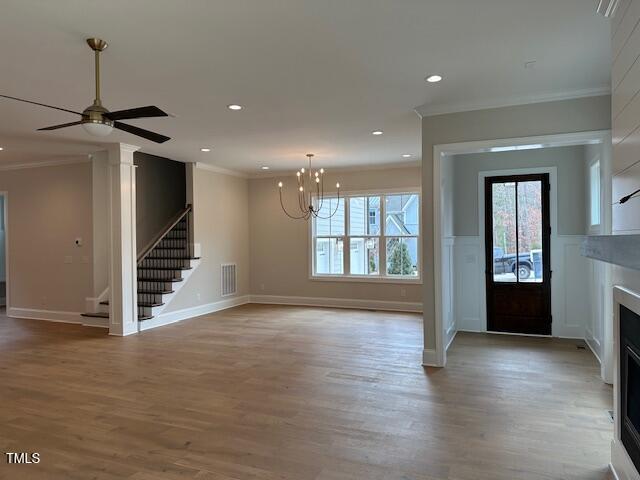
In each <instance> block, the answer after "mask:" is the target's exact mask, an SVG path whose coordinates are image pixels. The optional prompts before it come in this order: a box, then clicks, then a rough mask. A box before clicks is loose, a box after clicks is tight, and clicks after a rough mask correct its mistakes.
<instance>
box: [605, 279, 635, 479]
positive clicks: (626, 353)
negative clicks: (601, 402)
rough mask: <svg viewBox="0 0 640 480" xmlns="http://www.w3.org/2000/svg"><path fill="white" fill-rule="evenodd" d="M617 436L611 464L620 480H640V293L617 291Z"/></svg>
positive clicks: (614, 325) (615, 376) (614, 440)
mask: <svg viewBox="0 0 640 480" xmlns="http://www.w3.org/2000/svg"><path fill="white" fill-rule="evenodd" d="M613 298H614V309H613V311H614V324H613V330H614V331H613V339H614V345H615V346H614V348H615V350H614V351H615V362H614V378H615V380H614V390H613V392H614V419H615V436H614V439H613V442H612V445H611V464H612V467H613V470H614V471H615V473H616V475H617V477H618V478H619V479H620V480H640V473H639V472H640V293H636V292H634V291H632V290H629V289H626V288H624V287H614V289H613Z"/></svg>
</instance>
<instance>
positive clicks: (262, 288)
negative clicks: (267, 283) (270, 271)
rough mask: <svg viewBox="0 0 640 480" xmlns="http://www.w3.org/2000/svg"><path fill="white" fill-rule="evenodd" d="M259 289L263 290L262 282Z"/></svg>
mask: <svg viewBox="0 0 640 480" xmlns="http://www.w3.org/2000/svg"><path fill="white" fill-rule="evenodd" d="M260 290H262V291H264V283H261V284H260Z"/></svg>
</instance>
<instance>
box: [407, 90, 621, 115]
mask: <svg viewBox="0 0 640 480" xmlns="http://www.w3.org/2000/svg"><path fill="white" fill-rule="evenodd" d="M601 95H611V87H609V86H607V87H598V88H585V89H582V90H571V91H568V92H557V93H542V94H537V95H523V96H512V97H506V98H503V99H494V100H490V101H480V102H467V103H464V102H463V103H449V104H442V105H430V104H429V103H425V104H423V105H420V106H419V107H416V108H415V109H414V111H415V112H416V113H417V114H418V116H419V117H422V118H423V117H433V116H435V115H445V114H447V113H460V112H470V111H474V110H488V109H491V108H502V107H515V106H518V105H529V104H532V103H545V102H558V101H561V100H574V99H577V98H587V97H598V96H601Z"/></svg>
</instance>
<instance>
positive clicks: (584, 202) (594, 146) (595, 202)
mask: <svg viewBox="0 0 640 480" xmlns="http://www.w3.org/2000/svg"><path fill="white" fill-rule="evenodd" d="M561 149H564V150H565V153H564V155H563V157H562V158H569V157H571V155H573V157H571V158H573V160H572V161H571V162H572V163H571V165H573V166H572V167H567V163H564V160H560V159H557V161H556V160H553V162H555V163H553V162H551V160H549V161H547V162H546V163H545V162H543V161H540V162H538V163H536V162H529V160H527V161H526V162H525V161H524V160H523V158H525V157H527V155H524V154H525V153H527V152H529V154H530V155H529V158H530V157H532V156H533V157H542V156H545V155H547V156H550V155H551V152H552V151H556V152H557V151H559V150H561ZM572 152H573V153H572ZM433 153H434V164H433V186H432V187H433V192H434V197H433V201H434V205H433V211H434V221H433V223H434V230H433V232H434V235H433V247H434V265H433V268H434V279H435V281H434V290H435V291H434V297H435V309H434V310H435V319H434V320H435V329H436V352H435V353H436V361H437V362H438V364H439V365H442V366H444V365H445V364H446V350H447V348H448V347H449V346H450V345H451V344H452V343H453V340H454V338H455V335H456V333H457V332H458V331H474V332H489V333H523V332H527V331H528V332H536V333H526V334H536V335H540V334H543V335H549V334H550V335H552V336H554V337H565V338H580V339H584V340H586V341H587V344H588V345H589V346H590V347H591V348H592V350H594V353H595V354H596V356H598V357H599V358H600V359H601V364H602V376H603V378H605V379H609V378H612V370H611V367H612V365H613V362H612V359H613V357H612V338H613V333H612V331H611V328H610V327H611V325H610V323H611V322H607V321H605V319H607V318H608V317H609V315H610V312H611V309H612V305H611V304H610V303H611V302H610V301H609V299H608V298H606V297H605V296H603V295H602V294H601V293H599V292H606V291H608V288H609V286H610V285H609V284H610V271H609V268H608V266H604V267H602V266H600V265H596V264H595V263H593V264H592V263H589V261H587V260H585V258H584V257H583V256H582V255H581V253H580V251H581V245H582V240H583V238H584V235H585V234H596V233H597V234H604V235H606V234H608V233H610V232H611V186H610V178H611V167H610V163H611V161H610V159H611V134H610V131H596V132H578V133H566V134H553V135H543V136H535V137H522V138H507V139H497V140H482V141H473V142H463V143H455V144H443V145H435V146H434V152H433ZM519 154H522V155H519ZM500 155H503V157H502V158H503V159H504V158H509V159H510V160H509V161H508V162H506V163H504V164H502V165H498V163H499V162H498V161H497V160H496V161H495V162H494V161H493V160H495V159H496V157H498V156H500ZM553 155H555V153H553ZM577 155H579V158H580V160H579V169H577V167H576V168H573V167H574V166H576V165H577V164H576V163H573V162H576V161H578V160H577V159H576V156H577ZM461 157H464V160H465V163H464V164H463V165H460V162H457V159H460V158H461ZM516 157H517V158H516ZM487 159H489V161H487ZM521 160H522V161H521ZM536 165H537V166H536ZM593 165H595V166H593ZM530 174H536V175H539V174H548V179H549V181H548V183H549V184H550V186H551V191H550V192H549V201H548V203H549V206H548V207H547V209H546V210H548V214H547V215H546V216H547V217H548V218H549V220H548V222H547V221H546V220H545V219H542V218H541V220H540V221H541V222H543V225H544V223H550V226H551V233H550V239H549V240H547V242H548V245H547V246H546V248H544V247H543V246H542V238H540V239H539V242H537V243H539V245H538V244H536V242H534V241H530V242H529V244H526V242H523V246H525V244H526V252H525V251H521V249H520V245H516V246H513V245H511V244H508V243H507V244H505V239H504V238H503V240H502V247H501V245H500V242H499V241H498V239H494V238H493V236H491V237H489V236H488V234H487V230H488V231H489V233H491V234H492V235H493V233H494V232H493V231H492V230H493V228H490V229H489V228H487V225H486V222H485V210H488V208H487V205H486V203H487V201H488V199H487V197H489V198H491V196H489V195H485V188H486V183H485V182H486V178H487V177H498V176H502V177H504V176H514V175H530ZM460 175H462V176H463V178H464V179H463V180H460ZM512 180H513V179H512ZM541 181H542V182H543V183H544V181H545V180H544V179H543V180H541ZM512 183H514V185H512V186H511V188H512V190H515V185H516V184H518V185H522V184H520V183H517V182H512ZM539 185H540V184H539ZM505 188H506V187H505ZM541 188H542V187H541ZM512 194H515V192H512ZM543 194H544V190H542V191H541V198H540V202H541V204H542V197H543V196H544V195H543ZM576 195H578V196H579V197H580V199H581V207H580V208H582V210H580V211H579V213H578V210H577V209H574V204H573V203H572V202H571V201H567V198H569V197H571V196H576ZM514 203H515V202H514ZM545 203H547V201H546V200H545ZM558 205H560V207H559V206H558ZM454 212H455V213H456V214H455V215H454V214H453V213H454ZM460 213H462V214H461V215H459V214H460ZM539 213H540V215H542V206H541V207H540V212H539ZM523 215H524V214H523ZM515 216H517V212H516V213H514V216H512V219H513V220H515ZM558 227H560V229H559V230H558ZM541 228H543V233H544V227H541ZM515 230H516V231H514V232H512V235H514V234H515V235H518V231H517V229H515ZM520 230H521V229H520ZM567 230H570V231H568V232H567ZM487 238H489V239H490V242H488V243H490V250H489V247H487V245H486V243H487V242H486V239H487ZM494 240H495V241H494ZM494 243H495V244H496V245H495V246H496V247H498V248H503V247H504V246H507V247H508V248H507V249H509V248H510V249H511V250H513V251H511V252H504V253H506V254H512V255H515V257H514V258H513V259H512V261H507V260H508V258H507V259H505V261H504V264H501V265H500V267H501V268H502V269H503V270H504V271H503V272H502V273H500V274H497V275H498V277H495V278H492V279H491V285H488V281H487V280H488V279H487V277H488V275H489V273H491V275H493V272H494V268H495V267H494V265H495V263H496V259H495V258H494V245H493V244H494ZM512 243H515V241H512ZM507 249H505V248H503V250H507ZM516 250H517V251H516ZM496 252H497V253H499V251H497V250H496ZM497 253H496V256H497ZM545 253H547V255H546V256H545V255H544V254H545ZM520 254H523V255H522V257H521V255H520ZM527 260H528V261H527ZM545 261H546V262H548V265H546V266H545ZM514 263H515V270H513V268H514ZM536 266H537V267H538V272H537V273H538V276H539V277H540V278H537V277H536ZM500 275H501V276H500ZM509 279H510V280H511V283H515V284H517V285H515V287H516V288H519V289H521V290H523V291H524V290H525V289H527V288H529V289H532V290H535V289H538V290H540V289H544V288H545V287H549V290H550V293H546V295H548V296H550V300H549V301H548V302H546V303H547V304H550V307H548V308H544V307H546V305H545V301H544V298H545V297H544V295H545V293H544V290H541V291H540V293H539V295H540V296H541V297H542V300H541V301H540V303H539V304H538V305H542V306H543V308H539V309H538V314H539V315H538V314H537V315H532V316H533V317H536V316H537V317H538V318H539V319H542V318H546V327H538V329H537V330H536V329H534V328H533V327H532V326H531V325H529V326H528V327H527V328H513V326H512V325H511V326H507V327H505V326H504V325H503V326H502V327H500V326H499V325H496V324H495V322H493V321H492V320H490V317H491V314H489V312H488V310H489V309H490V308H491V307H490V306H489V305H487V301H488V296H487V293H488V292H487V289H488V287H489V288H491V287H494V286H496V287H497V288H501V287H502V285H495V284H497V283H500V280H509ZM502 283H508V282H502ZM549 284H550V285H549ZM508 287H514V285H509V286H508ZM508 287H505V288H508ZM601 297H602V298H601ZM493 298H494V300H495V298H496V297H495V295H494V297H493ZM501 298H502V299H503V300H505V302H503V304H502V305H501V307H505V306H506V304H507V303H506V302H507V301H509V302H511V301H512V300H514V299H515V298H516V297H514V296H513V295H512V294H508V295H503V296H502V297H501ZM598 302H599V306H598V305H596V303H598ZM488 307H489V308H488ZM545 310H546V311H545ZM494 311H495V309H494ZM549 311H550V313H549ZM502 313H508V312H504V311H503V312H502ZM547 313H548V315H547ZM519 315H520V316H526V315H522V311H520V312H519ZM540 323H541V324H543V323H544V322H543V321H542V320H540ZM549 324H550V327H549ZM520 327H522V325H520ZM549 330H550V331H549ZM594 332H595V333H594ZM596 336H597V337H598V338H597V342H596V341H595V337H596Z"/></svg>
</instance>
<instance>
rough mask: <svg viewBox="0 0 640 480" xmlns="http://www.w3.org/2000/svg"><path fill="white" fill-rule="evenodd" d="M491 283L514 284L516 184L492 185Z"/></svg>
mask: <svg viewBox="0 0 640 480" xmlns="http://www.w3.org/2000/svg"><path fill="white" fill-rule="evenodd" d="M491 201H492V212H491V213H492V215H493V281H494V282H515V281H516V276H515V271H516V184H515V183H514V182H506V183H494V184H493V185H492V195H491Z"/></svg>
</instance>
